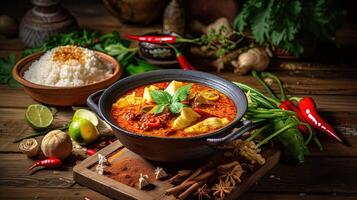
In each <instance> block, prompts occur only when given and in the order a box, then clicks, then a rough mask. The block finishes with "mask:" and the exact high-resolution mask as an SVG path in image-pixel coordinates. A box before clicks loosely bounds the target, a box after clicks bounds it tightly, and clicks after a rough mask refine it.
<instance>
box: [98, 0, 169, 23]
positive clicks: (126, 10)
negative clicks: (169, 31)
mask: <svg viewBox="0 0 357 200" xmlns="http://www.w3.org/2000/svg"><path fill="white" fill-rule="evenodd" d="M103 2H104V5H105V7H106V8H107V9H108V11H109V12H110V13H111V14H112V15H113V16H115V17H117V18H119V19H120V20H121V21H122V22H127V23H145V24H147V23H150V22H153V21H155V20H157V19H158V18H159V17H160V16H161V15H162V12H163V9H164V6H165V5H166V3H167V0H103Z"/></svg>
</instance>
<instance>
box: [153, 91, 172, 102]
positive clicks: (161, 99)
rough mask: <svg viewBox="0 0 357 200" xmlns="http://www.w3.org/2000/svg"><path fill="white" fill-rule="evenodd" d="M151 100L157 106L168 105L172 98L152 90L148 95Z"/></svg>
mask: <svg viewBox="0 0 357 200" xmlns="http://www.w3.org/2000/svg"><path fill="white" fill-rule="evenodd" d="M150 95H151V98H152V99H153V100H154V101H155V103H157V104H159V105H160V104H169V103H171V100H172V97H171V95H170V94H169V93H168V92H166V91H164V90H153V91H151V93H150Z"/></svg>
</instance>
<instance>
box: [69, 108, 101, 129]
mask: <svg viewBox="0 0 357 200" xmlns="http://www.w3.org/2000/svg"><path fill="white" fill-rule="evenodd" d="M79 119H86V120H88V121H90V122H92V124H93V125H94V126H98V118H97V115H96V114H94V113H93V112H92V111H89V110H87V109H79V110H77V111H76V112H75V113H74V115H73V118H72V121H73V122H74V121H77V120H79Z"/></svg>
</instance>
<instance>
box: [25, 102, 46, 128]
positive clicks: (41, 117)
mask: <svg viewBox="0 0 357 200" xmlns="http://www.w3.org/2000/svg"><path fill="white" fill-rule="evenodd" d="M25 116H26V120H27V122H28V123H29V125H30V126H31V127H32V128H34V129H45V128H48V127H49V126H50V125H51V123H52V120H53V115H52V113H51V111H50V109H49V108H47V107H46V106H44V105H41V104H32V105H29V106H28V107H27V110H26V114H25Z"/></svg>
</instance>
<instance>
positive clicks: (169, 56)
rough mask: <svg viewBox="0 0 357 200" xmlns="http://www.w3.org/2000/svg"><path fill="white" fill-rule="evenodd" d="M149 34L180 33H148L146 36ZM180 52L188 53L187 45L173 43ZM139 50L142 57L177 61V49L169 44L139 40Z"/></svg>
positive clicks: (169, 34) (168, 34)
mask: <svg viewBox="0 0 357 200" xmlns="http://www.w3.org/2000/svg"><path fill="white" fill-rule="evenodd" d="M149 35H159V36H176V37H179V35H177V34H175V33H157V32H155V33H148V34H146V35H145V36H149ZM173 45H174V46H175V47H176V48H177V49H178V50H179V51H180V52H182V53H184V54H185V53H186V49H187V48H186V45H184V44H173ZM139 52H140V55H141V57H143V58H144V59H147V60H151V61H157V62H160V61H161V62H165V61H166V62H170V61H171V62H176V55H175V51H174V50H173V49H172V48H171V47H169V46H167V45H166V44H154V43H148V42H139Z"/></svg>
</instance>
